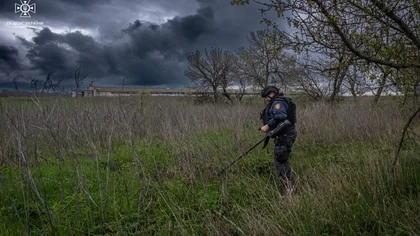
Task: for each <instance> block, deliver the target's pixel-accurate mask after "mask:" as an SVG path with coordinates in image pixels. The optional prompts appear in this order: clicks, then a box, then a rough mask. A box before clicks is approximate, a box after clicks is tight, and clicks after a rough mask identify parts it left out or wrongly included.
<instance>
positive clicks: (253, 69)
mask: <svg viewBox="0 0 420 236" xmlns="http://www.w3.org/2000/svg"><path fill="white" fill-rule="evenodd" d="M248 41H249V43H250V47H249V48H241V49H239V51H238V55H239V58H240V60H242V61H243V63H241V64H239V65H238V66H239V69H240V70H242V74H244V75H245V76H246V77H248V78H250V79H251V80H252V81H253V82H254V84H255V85H257V86H259V87H261V88H264V87H266V86H267V85H268V84H272V83H276V81H277V80H278V79H279V77H280V76H281V75H282V70H281V64H282V63H281V60H282V58H283V56H284V55H283V54H284V52H283V49H284V47H285V45H284V40H283V38H282V36H281V35H280V34H278V32H277V31H276V30H275V29H273V28H267V29H265V30H260V31H256V32H251V33H250V37H249V38H248Z"/></svg>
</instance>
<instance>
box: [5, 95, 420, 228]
mask: <svg viewBox="0 0 420 236" xmlns="http://www.w3.org/2000/svg"><path fill="white" fill-rule="evenodd" d="M159 102H162V101H159ZM83 105H86V104H83ZM117 105H118V104H117ZM257 105H259V104H257ZM249 106H250V107H254V105H249ZM313 106H315V107H316V111H318V112H319V114H318V113H315V111H311V110H308V109H309V108H310V107H311V105H310V104H306V105H305V106H304V105H302V106H300V107H301V111H302V116H301V117H302V119H301V120H302V121H301V122H300V123H299V124H298V125H299V126H298V130H299V136H298V140H297V141H296V143H295V145H294V148H293V151H292V154H291V162H292V166H293V168H294V173H295V177H296V182H297V189H296V192H295V195H293V196H292V197H286V196H283V195H282V194H281V189H282V187H281V182H280V179H279V178H278V177H277V176H276V173H275V168H274V163H273V154H272V150H273V143H272V142H271V143H270V144H269V145H268V146H267V148H266V149H265V150H261V146H259V147H257V148H256V149H254V150H253V151H251V152H250V153H249V154H248V155H247V156H245V157H244V158H242V159H240V160H239V161H238V162H237V163H236V164H235V165H234V166H232V168H231V169H229V170H228V171H227V173H226V176H223V177H221V178H220V177H217V176H216V175H215V174H214V172H215V171H217V170H220V169H221V168H223V167H224V166H225V165H226V164H227V163H230V162H231V161H232V160H234V158H236V157H237V156H239V155H240V154H241V153H242V152H243V151H245V150H246V149H247V148H249V147H250V146H251V145H252V144H253V143H254V142H256V141H258V140H259V138H261V135H262V134H261V133H259V132H257V131H256V127H258V124H259V123H258V120H257V119H253V118H249V117H251V116H249V117H248V116H246V118H244V117H242V116H245V115H244V114H247V112H248V111H247V110H245V109H244V107H240V110H239V111H240V112H238V114H239V115H238V116H235V114H236V113H235V112H232V113H229V116H228V118H229V119H227V118H226V120H225V119H224V117H222V116H221V115H220V114H221V111H224V110H223V109H225V108H224V107H217V108H214V109H212V110H211V111H212V113H217V112H219V113H218V116H216V117H217V122H216V123H215V124H213V125H208V126H205V127H204V128H201V129H199V128H197V127H196V126H194V127H195V129H196V130H193V131H191V132H189V133H188V135H185V136H176V138H174V139H169V137H170V135H169V134H170V131H171V130H168V129H165V130H166V131H167V133H165V136H164V135H156V136H153V135H148V136H145V137H143V136H136V138H132V139H129V138H128V137H129V136H123V134H124V133H125V132H121V133H119V134H118V135H115V136H112V138H110V139H105V142H106V145H104V144H103V143H102V141H101V142H100V144H101V145H102V146H101V145H99V144H96V143H93V145H92V146H94V147H96V148H97V150H90V148H91V147H92V146H89V145H85V146H75V147H72V146H71V145H70V144H68V146H69V147H72V148H75V149H76V151H77V152H81V153H82V154H83V155H77V156H75V155H72V151H75V150H73V149H64V147H65V146H64V145H63V146H59V147H55V146H52V145H43V146H40V147H39V149H40V150H38V153H39V155H40V156H39V159H38V160H37V161H32V162H30V163H29V164H28V165H23V164H22V165H20V166H17V165H13V164H8V165H7V166H0V194H1V196H2V197H1V199H0V232H2V234H5V235H22V234H29V233H30V234H33V235H50V234H59V235H89V234H91V235H214V234H220V235H242V234H245V235H264V234H273V235H285V234H295V235H360V234H368V235H417V234H419V233H420V232H419V229H420V227H419V226H420V225H419V222H418V215H419V214H420V203H419V202H418V199H419V197H420V196H419V195H420V166H419V165H418V163H419V161H420V159H419V157H418V155H417V153H418V150H419V148H420V147H419V143H418V142H415V141H413V142H408V143H407V144H406V145H405V146H404V149H403V151H402V152H401V158H400V161H399V163H398V166H397V168H396V171H395V173H394V174H392V173H391V171H390V170H391V163H392V162H391V157H392V155H390V153H392V152H393V150H394V144H393V141H394V140H393V138H392V137H393V136H391V137H390V136H386V135H385V136H380V135H379V136H372V137H373V138H371V139H362V138H354V137H355V136H351V135H349V134H347V133H346V132H350V133H354V132H355V130H356V129H357V128H355V127H354V126H351V128H352V129H350V130H346V129H340V127H335V129H333V130H332V131H328V130H327V129H326V128H325V127H327V126H328V127H329V126H332V125H334V124H336V123H334V124H331V123H328V122H334V121H335V120H337V119H346V118H347V119H351V120H354V119H361V117H362V116H363V115H362V114H361V111H360V110H358V109H356V108H355V107H354V106H353V105H351V104H347V103H345V104H340V105H337V106H334V107H330V106H328V107H323V106H321V105H320V104H313ZM168 107H171V106H168ZM79 108H80V107H79ZM187 108H188V109H196V107H193V106H189V107H187ZM247 108H249V107H247ZM258 108H259V107H258ZM177 109H182V108H181V106H178V107H177ZM206 109H208V108H206ZM234 109H236V107H228V108H227V110H226V112H230V111H232V110H234ZM361 109H362V111H366V112H367V113H369V114H370V113H374V114H375V115H378V116H379V118H378V122H379V121H380V120H382V119H385V118H386V117H389V116H394V115H395V114H396V113H393V111H394V109H393V107H390V105H389V104H384V106H383V107H380V108H378V109H385V110H384V113H375V112H377V110H375V109H373V108H372V107H370V106H367V107H363V108H361ZM257 110H258V109H253V108H252V109H251V111H252V112H254V111H255V112H256V111H257ZM348 110H350V111H351V114H352V116H351V117H349V116H347V115H346V114H344V115H342V116H340V114H341V113H339V112H337V113H333V111H341V112H343V111H348ZM149 112H150V114H152V111H149ZM306 113H308V114H309V115H308V116H305V114H306ZM195 114H200V115H202V114H203V112H196V113H195ZM252 114H253V113H252ZM380 114H382V115H380ZM159 115H160V116H161V114H160V113H159ZM207 115H209V114H207ZM322 115H324V117H321V118H322V119H323V121H325V122H326V123H327V124H326V126H325V127H324V128H323V130H322V134H323V135H324V136H322V135H319V134H318V133H313V132H315V131H314V130H317V129H319V126H321V125H322V124H320V123H319V122H316V120H315V122H314V123H315V124H317V126H315V125H310V126H309V127H308V126H306V124H307V123H306V122H312V121H314V119H316V118H317V116H322ZM171 117H173V116H171ZM308 117H310V119H308ZM330 117H333V119H331V120H327V119H329V118H330ZM340 117H341V118H340ZM343 117H344V118H343ZM195 118H197V117H195ZM232 118H234V119H236V120H235V122H234V123H232V124H230V123H228V121H229V120H231V119H232ZM241 118H244V119H245V121H242V120H241ZM326 120H327V121H328V122H327V121H326ZM166 121H167V120H166ZM167 122H168V121H167ZM343 122H349V120H341V121H340V123H343ZM162 123H163V122H162ZM174 123H175V122H174ZM197 123H198V122H197ZM396 123H398V122H396ZM171 124H172V123H171ZM188 125H189V127H191V126H192V125H193V124H191V123H188ZM201 125H202V124H201ZM369 125H370V126H372V124H371V123H369ZM168 127H172V128H173V127H174V126H173V125H168ZM381 128H382V129H383V130H385V131H384V132H385V133H388V132H390V133H392V132H391V131H388V130H387V127H381ZM418 128H419V127H418V126H415V127H413V129H414V130H418ZM38 132H41V131H38ZM335 132H337V133H339V134H338V135H340V137H343V136H344V138H342V139H337V138H335V136H332V137H333V138H330V135H334V134H331V133H335ZM378 132H379V131H378ZM381 132H382V130H381ZM311 135H313V136H315V137H316V138H314V139H312V138H310V136H311ZM166 136H168V137H166ZM141 137H143V138H141ZM164 137H166V138H167V139H164ZM368 140H369V141H368ZM45 143H47V142H45ZM57 149H58V150H61V151H62V152H63V153H64V154H63V155H61V156H59V155H58V154H57V153H58V152H57ZM29 154H31V153H28V156H29Z"/></svg>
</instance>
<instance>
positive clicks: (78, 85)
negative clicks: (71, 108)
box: [74, 66, 88, 90]
mask: <svg viewBox="0 0 420 236" xmlns="http://www.w3.org/2000/svg"><path fill="white" fill-rule="evenodd" d="M81 71H82V66H79V67H77V69H76V71H75V72H74V82H75V83H76V90H79V89H80V88H81V87H82V85H83V80H85V79H86V77H87V76H88V74H86V75H83V76H80V73H81Z"/></svg>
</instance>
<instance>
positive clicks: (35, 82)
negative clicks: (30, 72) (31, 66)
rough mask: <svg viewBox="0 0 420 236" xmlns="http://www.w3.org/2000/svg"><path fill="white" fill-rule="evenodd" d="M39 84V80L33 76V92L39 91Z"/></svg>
mask: <svg viewBox="0 0 420 236" xmlns="http://www.w3.org/2000/svg"><path fill="white" fill-rule="evenodd" d="M37 84H38V80H37V79H35V78H33V79H32V80H31V89H32V92H34V93H38V87H37Z"/></svg>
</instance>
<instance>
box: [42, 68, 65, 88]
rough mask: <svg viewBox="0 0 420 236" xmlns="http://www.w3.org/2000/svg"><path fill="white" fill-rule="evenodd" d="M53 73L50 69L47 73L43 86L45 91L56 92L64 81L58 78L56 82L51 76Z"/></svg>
mask: <svg viewBox="0 0 420 236" xmlns="http://www.w3.org/2000/svg"><path fill="white" fill-rule="evenodd" d="M52 75H53V72H52V71H50V72H48V74H47V78H46V79H45V82H44V87H43V88H42V91H43V92H47V93H48V92H51V91H52V92H55V91H56V90H57V89H58V88H59V87H60V84H61V82H62V81H63V79H60V80H58V81H57V82H56V83H54V82H53V80H52V78H51V76H52Z"/></svg>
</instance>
